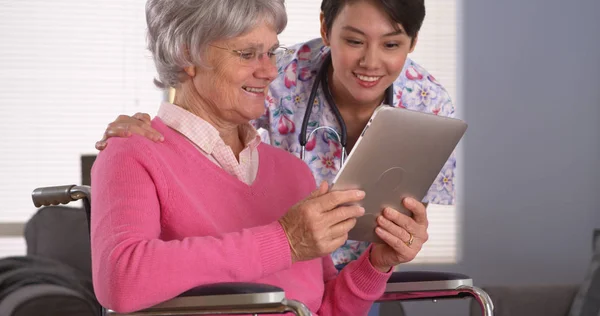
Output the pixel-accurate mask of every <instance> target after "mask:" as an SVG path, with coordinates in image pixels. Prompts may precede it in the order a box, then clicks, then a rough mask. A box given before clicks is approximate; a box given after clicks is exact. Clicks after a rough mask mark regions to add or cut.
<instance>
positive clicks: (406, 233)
mask: <svg viewBox="0 0 600 316" xmlns="http://www.w3.org/2000/svg"><path fill="white" fill-rule="evenodd" d="M402 202H403V203H404V206H405V207H406V208H407V209H408V210H409V211H411V212H412V213H413V216H412V217H410V216H406V215H404V214H402V213H400V212H398V211H396V210H394V209H391V208H386V209H384V210H383V212H382V215H380V216H379V217H378V218H377V228H375V233H376V234H377V236H379V238H381V239H382V240H383V241H384V242H385V243H384V244H373V246H372V248H371V254H370V257H369V259H370V260H371V264H372V265H373V267H375V268H376V269H378V270H379V271H381V272H388V271H390V269H392V267H393V266H395V265H398V264H401V263H406V262H409V261H412V260H413V259H414V258H415V257H416V256H417V254H418V253H419V251H421V248H422V247H423V244H424V243H425V242H426V241H427V239H428V238H429V235H428V234H427V227H428V226H429V222H428V220H427V211H426V208H425V205H424V204H423V203H421V202H419V201H417V200H415V199H412V198H405V199H404V200H403V201H402Z"/></svg>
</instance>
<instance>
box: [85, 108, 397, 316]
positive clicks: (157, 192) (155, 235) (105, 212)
mask: <svg viewBox="0 0 600 316" xmlns="http://www.w3.org/2000/svg"><path fill="white" fill-rule="evenodd" d="M152 126H153V127H154V128H155V129H157V130H158V131H159V132H161V133H162V134H163V135H164V137H165V141H164V142H163V143H153V142H152V141H149V140H147V139H145V138H143V137H139V136H132V137H130V138H111V139H110V140H109V144H108V147H107V148H106V149H105V150H103V151H102V152H101V153H100V154H99V155H98V158H97V160H96V162H95V163H94V167H93V170H92V196H93V199H92V210H93V212H92V271H93V280H94V289H95V291H96V296H97V297H98V300H99V301H100V303H101V304H102V305H103V306H105V307H107V308H110V309H113V310H115V311H117V312H132V311H136V310H140V309H144V308H147V307H150V306H153V305H155V304H158V303H160V302H163V301H166V300H168V299H171V298H173V297H175V296H177V295H178V294H180V293H182V292H185V291H186V290H189V289H191V288H193V287H196V286H199V285H203V284H209V283H215V282H258V283H266V284H272V285H276V286H279V287H281V288H283V289H284V290H285V292H286V297H288V298H291V299H296V300H299V301H302V302H303V303H305V304H306V305H307V307H308V308H309V309H310V310H311V311H312V312H313V313H315V314H319V315H323V316H325V315H366V314H367V312H368V310H369V307H370V306H371V304H372V302H373V301H374V300H375V299H377V298H378V297H379V296H381V294H383V292H384V289H385V284H386V281H387V279H388V277H389V275H390V274H385V273H380V272H379V271H377V270H375V269H374V268H373V267H372V265H371V264H370V262H369V260H368V258H367V256H366V255H365V256H363V257H361V258H360V259H359V260H357V261H355V262H352V263H351V264H349V265H348V266H347V267H346V268H344V269H343V270H342V272H341V273H340V274H339V275H338V274H337V273H336V270H335V268H334V266H333V262H332V260H331V258H330V257H329V256H326V257H323V258H320V259H314V260H311V261H304V262H297V263H294V264H292V262H291V254H290V248H289V244H288V242H287V238H286V236H285V233H284V231H283V229H282V227H281V226H280V224H279V223H278V221H277V220H278V219H279V218H280V217H281V216H283V215H284V214H285V213H286V212H287V210H288V209H289V208H290V207H291V206H292V205H294V204H295V203H297V202H298V201H300V200H301V199H303V198H305V197H306V196H307V195H308V194H309V193H310V192H311V191H312V190H313V189H314V188H315V183H314V178H313V177H312V175H311V173H310V171H309V169H308V167H307V166H306V165H305V164H304V163H303V162H302V161H301V160H299V159H297V158H296V157H294V156H292V155H290V154H289V153H287V152H285V151H283V150H280V149H277V148H274V147H271V146H269V145H266V144H261V145H259V147H258V151H259V156H260V165H259V170H258V174H257V178H256V180H255V181H254V182H253V183H252V185H250V186H248V185H246V184H245V183H243V182H241V181H239V180H238V179H236V178H235V177H233V176H231V175H229V174H227V173H226V172H225V171H224V170H223V169H221V168H219V166H217V165H215V164H214V163H212V162H210V161H209V160H208V159H207V158H206V157H205V156H204V155H203V154H202V153H200V152H199V151H198V150H197V149H196V148H195V147H194V146H193V145H192V144H191V143H190V142H189V141H187V140H186V139H185V138H184V137H183V136H181V135H180V134H178V133H176V132H175V131H173V130H172V129H170V128H169V127H167V126H166V125H165V124H164V123H162V121H160V119H154V121H153V123H152Z"/></svg>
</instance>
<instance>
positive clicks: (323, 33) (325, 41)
mask: <svg viewBox="0 0 600 316" xmlns="http://www.w3.org/2000/svg"><path fill="white" fill-rule="evenodd" d="M319 19H320V20H321V38H322V39H323V44H325V46H329V39H328V38H327V24H326V23H325V14H324V13H323V12H321V15H319Z"/></svg>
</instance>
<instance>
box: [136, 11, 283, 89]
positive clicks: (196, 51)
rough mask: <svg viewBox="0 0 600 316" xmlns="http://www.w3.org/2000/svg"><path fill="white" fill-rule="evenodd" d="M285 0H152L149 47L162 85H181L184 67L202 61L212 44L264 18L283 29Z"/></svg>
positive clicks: (238, 33) (163, 86) (232, 35)
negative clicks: (209, 45)
mask: <svg viewBox="0 0 600 316" xmlns="http://www.w3.org/2000/svg"><path fill="white" fill-rule="evenodd" d="M284 1H285V0H148V2H146V23H147V26H148V38H147V41H148V49H149V50H150V52H151V53H152V56H153V58H154V64H155V65H156V70H157V72H158V80H155V83H156V85H157V86H158V87H161V88H165V87H167V86H170V87H177V86H178V85H179V84H180V83H181V82H182V78H184V77H183V74H184V70H183V69H184V68H185V67H189V66H193V65H201V64H202V59H201V57H202V55H203V53H204V52H205V50H206V48H207V46H208V44H210V43H212V42H214V41H217V40H223V39H230V38H234V37H237V36H240V35H242V34H244V33H247V32H249V31H250V30H251V29H252V28H253V27H255V26H256V25H257V23H259V22H260V21H261V20H262V19H266V20H267V21H269V22H270V23H271V24H272V25H273V26H274V27H275V30H276V31H277V34H279V33H281V31H283V29H284V28H285V26H286V24H287V15H286V12H285V5H284Z"/></svg>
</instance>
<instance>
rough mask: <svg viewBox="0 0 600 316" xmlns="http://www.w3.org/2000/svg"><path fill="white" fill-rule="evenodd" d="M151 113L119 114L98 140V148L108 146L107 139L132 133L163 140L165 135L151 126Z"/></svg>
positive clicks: (157, 140) (154, 139)
mask: <svg viewBox="0 0 600 316" xmlns="http://www.w3.org/2000/svg"><path fill="white" fill-rule="evenodd" d="M150 121H151V119H150V115H148V114H147V113H136V114H135V115H134V116H128V115H119V116H118V117H117V119H116V120H115V121H114V122H112V123H110V124H108V126H107V127H106V131H104V136H103V137H102V139H101V140H99V141H97V142H96V149H98V150H102V149H104V148H106V145H107V143H106V140H107V139H109V138H111V137H129V136H131V135H132V134H138V135H142V136H144V137H146V138H148V139H150V140H153V141H155V142H159V141H163V140H164V138H163V136H162V135H161V134H160V133H159V132H158V131H156V130H155V129H153V128H152V126H150Z"/></svg>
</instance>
